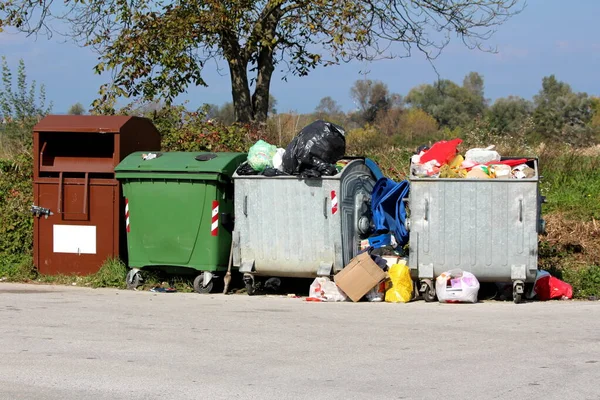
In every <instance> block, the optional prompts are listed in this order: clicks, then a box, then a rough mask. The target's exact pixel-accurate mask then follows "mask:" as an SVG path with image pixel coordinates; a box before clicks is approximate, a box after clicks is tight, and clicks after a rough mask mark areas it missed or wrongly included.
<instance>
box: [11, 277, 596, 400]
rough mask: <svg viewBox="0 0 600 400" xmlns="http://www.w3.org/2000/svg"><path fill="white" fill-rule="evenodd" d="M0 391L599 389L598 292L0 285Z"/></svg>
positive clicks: (550, 394)
mask: <svg viewBox="0 0 600 400" xmlns="http://www.w3.org/2000/svg"><path fill="white" fill-rule="evenodd" d="M0 351H1V356H2V358H1V360H2V361H1V362H0V398H1V399H11V400H12V399H61V400H70V399H77V400H79V399H86V398H87V399H111V400H114V399H128V400H130V399H435V400H442V399H460V400H466V399H516V398H521V399H526V400H534V399H544V400H551V399H560V400H564V399H578V400H585V399H594V400H596V399H599V398H600V387H599V386H598V376H600V302H593V303H591V302H572V301H569V302H551V303H529V304H519V305H515V304H513V303H512V302H506V303H500V302H487V303H480V304H475V305H457V304H448V305H442V304H437V303H424V302H422V301H420V302H415V303H410V304H386V303H358V304H354V303H307V302H304V301H302V300H301V299H291V298H278V297H277V298H276V297H264V296H260V297H249V296H246V295H234V296H224V295H198V294H179V293H177V294H171V293H158V294H155V293H150V292H131V291H129V292H128V291H117V290H110V289H96V290H94V289H85V288H76V287H63V286H34V285H17V284H0Z"/></svg>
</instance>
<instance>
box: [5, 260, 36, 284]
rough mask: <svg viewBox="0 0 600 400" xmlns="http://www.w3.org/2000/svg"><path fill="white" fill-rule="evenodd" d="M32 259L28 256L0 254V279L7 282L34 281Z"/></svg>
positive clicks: (34, 274)
mask: <svg viewBox="0 0 600 400" xmlns="http://www.w3.org/2000/svg"><path fill="white" fill-rule="evenodd" d="M35 277H36V272H35V268H34V266H33V259H32V258H31V256H28V255H15V254H0V279H1V280H3V281H8V282H27V281H30V280H33V279H35Z"/></svg>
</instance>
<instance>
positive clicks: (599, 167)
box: [540, 150, 600, 221]
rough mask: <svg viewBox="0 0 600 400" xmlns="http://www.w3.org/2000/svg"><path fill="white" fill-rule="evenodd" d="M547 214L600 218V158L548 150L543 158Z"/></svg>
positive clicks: (541, 160)
mask: <svg viewBox="0 0 600 400" xmlns="http://www.w3.org/2000/svg"><path fill="white" fill-rule="evenodd" d="M540 169H541V175H542V176H543V179H542V183H541V191H542V195H544V196H546V199H547V202H548V203H547V204H546V205H545V206H544V212H546V213H553V212H557V211H560V212H561V213H564V214H565V216H566V217H567V218H571V219H574V220H582V221H589V220H592V219H600V155H586V154H581V153H578V152H577V151H575V150H570V151H569V150H567V151H566V152H560V151H556V150H555V151H551V152H550V151H548V152H543V153H542V154H541V155H540Z"/></svg>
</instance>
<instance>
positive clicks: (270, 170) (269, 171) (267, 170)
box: [262, 168, 287, 176]
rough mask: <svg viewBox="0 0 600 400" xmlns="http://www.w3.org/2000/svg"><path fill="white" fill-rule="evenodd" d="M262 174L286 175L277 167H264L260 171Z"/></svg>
mask: <svg viewBox="0 0 600 400" xmlns="http://www.w3.org/2000/svg"><path fill="white" fill-rule="evenodd" d="M262 175H264V176H282V175H287V174H286V173H285V172H282V171H280V170H278V169H277V168H265V170H264V171H263V172H262Z"/></svg>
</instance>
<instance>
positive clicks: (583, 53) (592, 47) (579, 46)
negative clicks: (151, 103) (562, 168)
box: [0, 0, 600, 113]
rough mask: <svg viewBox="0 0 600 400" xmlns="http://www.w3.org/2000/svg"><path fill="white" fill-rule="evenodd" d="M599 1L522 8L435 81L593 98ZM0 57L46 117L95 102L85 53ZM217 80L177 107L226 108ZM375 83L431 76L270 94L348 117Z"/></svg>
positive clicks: (391, 75)
mask: <svg viewBox="0 0 600 400" xmlns="http://www.w3.org/2000/svg"><path fill="white" fill-rule="evenodd" d="M598 16H600V1H598V0H572V1H569V2H567V1H565V0H529V1H528V4H527V7H526V8H525V10H524V11H523V12H522V13H521V14H519V15H517V16H515V17H514V18H513V19H511V20H510V21H508V22H507V23H505V24H504V25H502V26H500V27H499V28H498V31H497V33H496V34H495V35H494V36H493V38H492V39H491V40H490V41H489V44H490V45H493V46H496V47H497V49H498V53H497V54H490V53H484V52H480V51H472V50H469V49H467V48H466V47H464V46H463V45H462V44H461V43H460V42H457V41H455V42H453V43H452V44H451V45H450V46H449V47H447V48H446V50H445V51H444V53H443V54H442V55H441V56H440V57H439V58H438V59H437V60H436V61H435V66H436V68H437V70H438V72H439V73H440V75H441V77H442V78H445V79H451V80H454V81H456V82H462V79H463V77H464V76H465V75H466V74H467V73H469V72H470V71H477V72H479V73H481V74H482V75H483V76H484V79H485V94H486V97H488V98H490V99H492V100H494V99H496V98H498V97H504V96H508V95H518V96H522V97H525V98H531V97H532V96H533V95H534V94H536V93H537V92H538V91H539V89H540V86H541V80H542V78H543V77H544V76H547V75H550V74H555V75H556V76H557V78H558V79H560V80H562V81H565V82H567V83H569V84H570V85H571V86H572V87H573V88H574V89H575V90H576V91H584V92H587V93H589V94H591V95H600V74H599V73H598V66H599V65H600V28H598V26H599V25H598V21H597V19H598ZM0 55H4V56H6V57H7V59H8V62H9V65H10V66H11V67H13V68H16V66H17V63H18V60H19V59H20V58H22V59H23V60H24V61H25V64H26V68H27V72H28V76H29V79H35V80H36V81H37V82H38V83H43V84H45V85H46V92H47V97H48V99H49V100H52V102H53V103H54V107H53V112H55V113H63V112H66V111H67V109H68V108H69V106H70V105H72V104H74V103H76V102H81V103H82V104H84V106H86V108H87V107H88V106H89V105H90V104H91V102H92V101H93V100H94V99H95V98H96V97H97V92H98V88H99V87H100V85H101V84H102V83H105V81H106V79H107V78H106V77H103V76H97V75H95V74H94V72H93V67H94V65H95V64H96V62H97V56H96V55H95V54H94V53H92V52H91V51H90V50H88V49H85V48H81V47H78V46H76V45H73V44H70V43H63V41H61V40H59V39H56V38H55V39H51V40H47V39H46V38H42V37H39V38H38V39H37V40H36V39H34V38H33V37H30V38H27V37H25V36H23V35H14V34H9V33H6V32H3V33H0ZM220 66H221V67H222V69H223V71H222V72H221V74H223V75H220V74H219V73H218V72H217V71H216V69H215V68H209V69H207V70H206V71H205V80H206V81H207V82H208V84H209V87H208V88H202V87H199V88H196V87H190V88H189V90H188V93H186V94H184V95H182V96H180V98H179V99H178V101H183V100H189V102H190V105H191V106H199V105H201V104H203V103H214V104H222V103H224V102H227V101H231V92H230V87H229V75H228V71H227V69H226V65H225V64H224V63H223V64H221V65H220ZM364 70H368V71H369V74H368V78H370V79H374V80H381V81H383V82H385V83H387V84H388V86H389V87H390V90H391V91H393V92H396V93H400V94H402V95H405V94H406V93H407V92H408V91H409V90H410V89H411V88H412V87H414V86H417V85H419V84H422V83H431V82H433V81H434V80H435V79H436V74H435V72H434V70H433V69H432V67H431V66H430V65H429V64H428V63H427V61H426V60H425V59H424V58H423V56H421V55H420V54H418V53H414V56H413V57H412V58H409V59H396V60H383V61H377V62H374V63H370V64H365V63H359V62H355V63H349V64H344V65H340V66H333V67H327V68H320V69H317V70H315V71H313V72H312V73H311V74H310V75H308V76H307V77H303V78H296V77H289V78H288V81H287V82H285V81H282V80H281V77H282V74H280V73H276V75H275V77H274V80H273V84H272V93H273V95H274V96H275V97H276V98H277V100H278V107H277V109H278V110H279V111H280V112H284V111H297V112H310V111H312V110H314V108H315V106H316V105H317V103H318V102H319V100H320V99H321V98H322V97H324V96H331V97H333V98H334V99H335V100H336V101H337V102H338V103H340V104H341V105H342V107H343V108H344V109H345V110H347V111H349V110H351V109H353V108H354V105H353V102H352V99H351V98H350V95H349V90H350V86H351V85H352V83H353V82H354V81H355V80H357V79H361V78H363V75H361V71H364Z"/></svg>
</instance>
